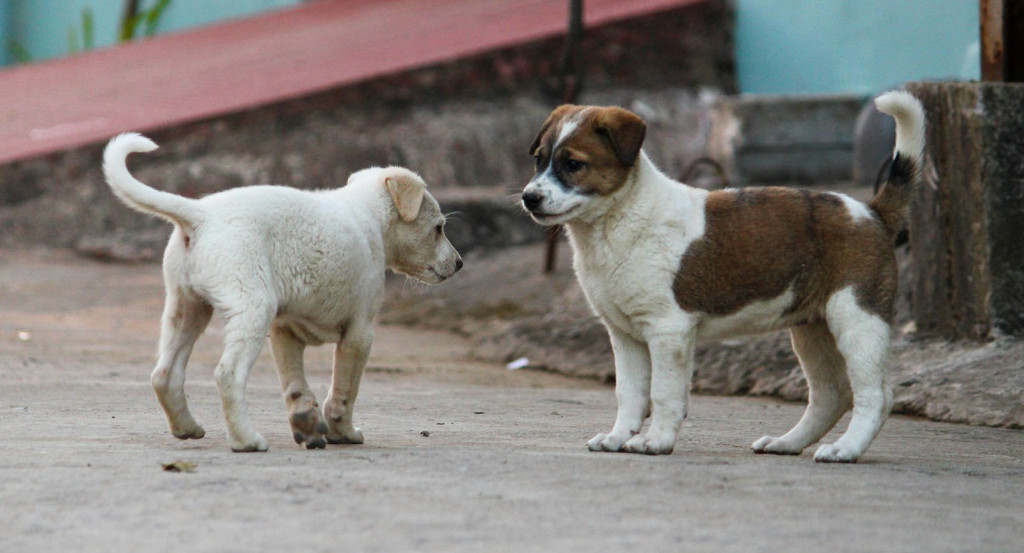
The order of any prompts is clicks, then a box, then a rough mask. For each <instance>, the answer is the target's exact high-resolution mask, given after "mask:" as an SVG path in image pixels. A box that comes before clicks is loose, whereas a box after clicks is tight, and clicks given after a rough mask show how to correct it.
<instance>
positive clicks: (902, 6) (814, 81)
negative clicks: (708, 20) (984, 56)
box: [736, 0, 981, 94]
mask: <svg viewBox="0 0 1024 553" xmlns="http://www.w3.org/2000/svg"><path fill="white" fill-rule="evenodd" d="M978 29H979V23H978V2H977V0H736V65H737V77H738V80H739V86H740V90H741V91H742V92H746V93H757V94H802V93H811V94H817V93H821V94H826V93H855V94H874V93H875V92H878V91H880V90H883V89H885V88H889V87H892V86H895V85H899V84H900V83H903V82H907V81H913V80H931V79H950V78H954V79H959V80H970V79H978V78H979V76H980V74H981V70H980V61H979V50H978V32H979V31H978Z"/></svg>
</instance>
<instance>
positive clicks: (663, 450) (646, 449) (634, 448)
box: [622, 432, 676, 455]
mask: <svg viewBox="0 0 1024 553" xmlns="http://www.w3.org/2000/svg"><path fill="white" fill-rule="evenodd" d="M675 445H676V441H675V439H674V438H669V437H667V436H652V435H651V433H650V432H648V433H647V434H637V435H636V436H633V437H632V438H630V439H629V441H628V442H626V444H625V445H624V446H622V450H623V451H628V452H629V453H644V454H646V455H668V454H670V453H672V450H673V449H674V448H675Z"/></svg>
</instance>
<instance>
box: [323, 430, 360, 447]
mask: <svg viewBox="0 0 1024 553" xmlns="http://www.w3.org/2000/svg"><path fill="white" fill-rule="evenodd" d="M364 441H365V438H363V431H362V430H359V429H358V428H355V427H349V428H348V429H347V430H345V431H344V432H336V433H329V434H327V443H329V444H361V443H363V442H364Z"/></svg>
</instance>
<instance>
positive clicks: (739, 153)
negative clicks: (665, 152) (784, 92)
mask: <svg viewBox="0 0 1024 553" xmlns="http://www.w3.org/2000/svg"><path fill="white" fill-rule="evenodd" d="M864 100H865V99H864V98H862V97H860V96H848V95H837V96H759V95H752V96H751V95H740V96H729V97H723V98H722V99H721V100H720V101H719V103H718V105H717V106H716V109H715V112H714V120H713V125H712V131H711V138H710V144H709V153H710V155H711V157H713V158H715V159H716V160H718V161H719V162H720V163H721V164H722V165H723V167H724V168H725V171H726V173H727V175H728V176H729V180H730V182H734V183H736V184H743V185H747V184H772V183H786V184H814V183H831V182H838V181H848V180H850V176H851V168H852V166H853V138H854V127H855V125H856V121H857V115H858V113H859V112H860V109H861V106H863V104H864Z"/></svg>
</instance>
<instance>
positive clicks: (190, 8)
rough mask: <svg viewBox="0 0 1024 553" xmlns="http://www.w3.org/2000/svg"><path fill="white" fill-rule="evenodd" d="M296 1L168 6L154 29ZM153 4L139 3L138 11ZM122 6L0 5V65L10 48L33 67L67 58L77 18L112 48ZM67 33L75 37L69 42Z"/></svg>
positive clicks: (69, 1)
mask: <svg viewBox="0 0 1024 553" xmlns="http://www.w3.org/2000/svg"><path fill="white" fill-rule="evenodd" d="M300 2H301V0H172V1H171V4H170V5H169V6H168V8H167V9H166V11H165V12H164V14H163V17H162V18H161V19H160V24H159V25H158V27H157V29H158V32H159V33H166V32H171V31H176V30H180V29H186V28H189V27H195V26H198V25H205V24H209V23H213V22H216V21H221V20H224V19H231V18H235V17H243V16H246V15H251V14H254V13H258V12H262V11H267V10H272V9H278V8H285V7H288V6H294V5H296V4H299V3H300ZM155 3H156V0H142V1H141V2H140V6H141V8H143V9H145V8H148V7H150V6H153V5H154V4H155ZM123 6H124V2H123V0H0V48H2V50H3V52H2V55H0V62H2V63H3V64H10V63H13V62H14V61H16V58H15V56H14V55H13V53H12V51H11V50H12V48H11V47H12V45H16V46H17V47H19V48H21V49H24V51H26V52H27V53H28V54H29V55H30V56H31V58H32V60H33V61H39V60H44V59H49V58H54V57H58V56H63V55H67V54H68V53H70V52H69V50H72V49H73V48H72V47H71V42H75V43H77V44H78V45H81V42H82V34H83V33H82V12H83V10H85V9H86V8H89V9H90V10H91V11H92V14H93V24H94V36H95V46H96V47H97V48H102V47H106V46H110V45H112V44H114V42H115V40H116V37H117V25H118V21H119V20H120V17H121V11H122V10H123ZM69 29H70V30H71V31H70V32H71V33H72V34H74V35H76V36H77V38H76V39H75V40H74V41H72V40H69Z"/></svg>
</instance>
